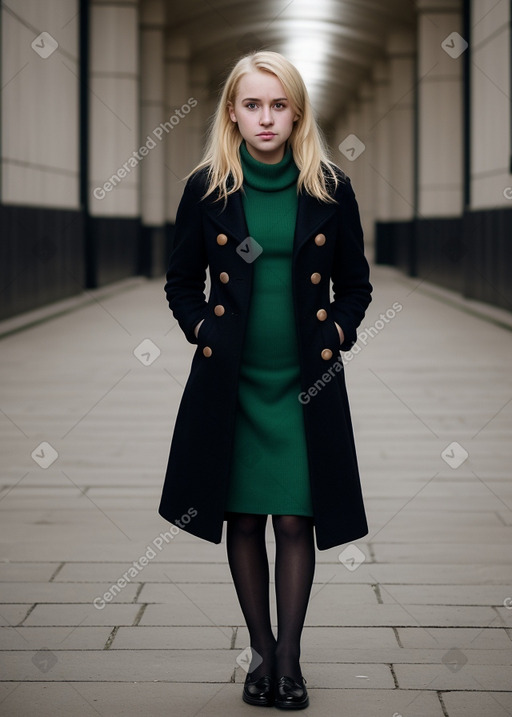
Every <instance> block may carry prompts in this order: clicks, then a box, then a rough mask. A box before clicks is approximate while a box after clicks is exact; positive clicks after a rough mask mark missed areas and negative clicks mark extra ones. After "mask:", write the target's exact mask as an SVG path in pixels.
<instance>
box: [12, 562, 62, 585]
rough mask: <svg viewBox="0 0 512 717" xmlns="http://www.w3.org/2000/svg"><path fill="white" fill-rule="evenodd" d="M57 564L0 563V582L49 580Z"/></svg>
mask: <svg viewBox="0 0 512 717" xmlns="http://www.w3.org/2000/svg"><path fill="white" fill-rule="evenodd" d="M58 567H59V563H11V562H7V561H6V562H0V582H10V581H13V582H21V581H25V582H31V581H32V580H35V581H43V580H50V578H51V577H52V575H53V574H54V573H55V571H56V569H57V568H58Z"/></svg>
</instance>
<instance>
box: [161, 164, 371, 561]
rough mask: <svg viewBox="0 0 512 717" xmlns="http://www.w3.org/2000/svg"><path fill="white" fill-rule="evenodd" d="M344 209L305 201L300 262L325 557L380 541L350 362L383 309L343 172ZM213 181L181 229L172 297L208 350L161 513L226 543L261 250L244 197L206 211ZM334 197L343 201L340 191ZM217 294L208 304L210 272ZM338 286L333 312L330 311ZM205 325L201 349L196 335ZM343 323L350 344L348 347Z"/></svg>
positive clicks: (304, 380) (185, 325)
mask: <svg viewBox="0 0 512 717" xmlns="http://www.w3.org/2000/svg"><path fill="white" fill-rule="evenodd" d="M336 172H337V174H338V176H339V179H340V182H339V184H338V188H337V189H336V191H335V193H334V197H335V199H336V200H337V204H329V203H326V202H321V201H319V200H317V199H315V198H313V197H312V196H311V195H309V194H306V193H304V192H302V193H300V194H299V198H298V210H297V221H296V228H295V236H294V243H293V252H292V285H293V304H294V313H295V315H294V316H293V317H290V320H291V321H294V322H295V327H296V331H297V339H298V349H299V363H300V374H301V387H302V391H301V393H300V394H299V396H297V400H298V401H300V403H301V404H302V407H303V414H304V424H305V433H306V442H307V451H308V462H309V473H310V482H311V492H312V502H313V511H314V524H315V536H316V543H317V547H318V548H319V549H320V550H325V549H327V548H330V547H333V546H335V545H340V544H342V543H346V542H350V541H353V540H357V539H358V538H360V537H362V536H364V535H366V534H367V532H368V526H367V522H366V516H365V510H364V505H363V498H362V492H361V485H360V479H359V473H358V466H357V458H356V450H355V444H354V436H353V430H352V424H351V419H350V410H349V403H348V399H347V392H346V388H345V376H344V373H345V370H344V368H343V363H342V358H341V355H340V349H341V351H347V350H349V349H350V348H351V347H352V346H353V345H354V343H355V341H356V338H357V337H356V329H357V327H358V325H359V324H360V322H361V320H362V319H363V316H364V313H365V310H366V308H367V306H368V304H369V303H370V301H371V291H372V286H371V284H370V282H369V267H368V263H367V261H366V259H365V256H364V251H363V232H362V229H361V222H360V219H359V210H358V206H357V202H356V199H355V196H354V192H353V189H352V186H351V183H350V180H349V179H348V177H346V175H344V174H343V172H341V170H339V169H338V168H336ZM205 191H206V173H205V171H204V170H203V171H199V172H197V173H195V174H194V175H193V176H192V177H191V178H190V179H189V180H188V182H187V185H186V187H185V190H184V193H183V197H182V199H181V202H180V205H179V208H178V212H177V216H176V226H175V243H174V247H173V251H172V253H171V257H170V262H169V269H168V272H167V283H166V285H165V292H166V296H167V300H168V302H169V306H170V308H171V309H172V312H173V314H174V316H175V318H176V319H177V321H178V323H179V325H180V327H181V329H182V330H183V332H184V334H185V336H186V338H187V339H188V341H190V342H191V343H193V344H197V348H196V351H195V354H194V356H193V359H192V365H191V369H190V375H189V378H188V380H187V383H186V386H185V389H184V391H183V396H182V399H181V403H180V407H179V410H178V415H177V418H176V423H175V426H174V433H173V437H172V443H171V450H170V455H169V463H168V467H167V473H166V476H165V482H164V487H163V492H162V498H161V503H160V507H159V513H160V514H161V515H162V516H163V517H164V518H166V519H167V520H168V521H170V522H171V523H174V524H176V525H178V526H179V527H181V528H183V529H184V530H187V531H189V532H190V533H192V534H194V535H196V536H199V537H200V538H204V539H206V540H209V541H211V542H214V543H219V542H220V541H221V534H222V526H223V520H224V519H225V514H224V506H225V501H226V495H227V489H228V481H229V471H230V461H231V454H232V448H233V438H234V428H235V420H236V407H237V394H238V379H239V371H240V362H241V356H242V349H243V344H244V336H245V328H246V322H247V317H248V310H249V304H250V301H251V292H252V277H253V270H254V262H255V261H258V259H257V258H254V256H255V252H253V246H251V245H250V240H247V237H248V230H247V225H246V221H245V215H244V211H243V205H242V196H241V192H242V191H243V190H240V191H238V192H236V193H234V194H232V195H230V196H229V198H228V201H227V205H226V206H225V207H224V201H223V200H220V201H217V202H215V201H214V198H215V197H213V198H212V197H211V196H210V197H208V198H207V199H205V200H202V196H203V195H204V193H205ZM333 191H334V190H333ZM207 267H209V272H210V280H211V289H210V294H209V297H208V298H207V297H206V296H205V280H206V269H207ZM330 280H332V288H333V296H334V298H333V301H331V300H330ZM202 319H204V323H203V324H202V325H201V327H200V329H199V334H198V338H196V337H195V335H194V327H195V326H196V324H197V323H198V322H199V321H201V320H202ZM334 322H337V323H338V324H339V325H340V326H341V328H342V329H343V332H344V342H343V344H342V345H341V346H340V341H339V334H338V331H337V328H336V326H335V323H334Z"/></svg>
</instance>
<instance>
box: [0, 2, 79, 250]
mask: <svg viewBox="0 0 512 717" xmlns="http://www.w3.org/2000/svg"><path fill="white" fill-rule="evenodd" d="M6 5H8V9H7V7H5V8H4V7H3V4H2V10H1V13H2V15H1V31H2V38H1V43H0V51H1V62H0V73H1V75H0V79H1V86H2V102H1V112H2V114H1V117H0V128H1V133H2V134H1V145H0V146H1V149H2V157H1V164H2V181H1V199H2V202H3V203H4V204H28V205H32V206H39V207H53V208H56V207H59V208H73V209H76V208H78V206H79V153H78V149H77V147H78V137H79V117H78V98H79V69H78V68H79V58H78V20H79V14H78V10H79V8H78V2H77V0H54V2H51V3H41V2H39V3H30V2H28V3H27V2H22V0H13V1H12V2H9V3H6ZM2 241H3V239H2Z"/></svg>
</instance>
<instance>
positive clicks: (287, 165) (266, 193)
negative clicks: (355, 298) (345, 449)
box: [226, 142, 313, 516]
mask: <svg viewBox="0 0 512 717" xmlns="http://www.w3.org/2000/svg"><path fill="white" fill-rule="evenodd" d="M240 156H241V161H242V169H243V174H244V192H243V193H242V197H243V207H244V212H245V218H246V221H247V227H248V230H249V234H250V236H251V237H252V238H253V239H254V240H255V241H256V242H257V243H258V244H259V245H260V247H261V248H262V250H263V251H262V253H261V254H260V255H259V256H257V258H256V259H254V261H253V265H254V266H253V270H254V274H253V276H254V280H253V289H252V298H251V305H250V307H249V317H248V323H247V329H246V335H245V343H244V348H243V354H242V364H241V371H240V380H239V387H238V402H237V415H236V421H235V438H234V447H233V454H232V461H231V473H230V482H229V488H228V495H227V504H226V510H227V511H231V512H238V513H259V514H271V515H306V516H311V515H313V508H312V503H311V491H310V481H309V469H308V456H307V447H306V436H305V430H304V416H303V409H302V404H301V403H300V401H299V400H298V396H299V393H300V391H301V386H300V371H299V357H298V346H297V336H296V328H295V316H294V309H293V296H292V248H293V238H294V233H295V222H296V216H297V177H298V175H299V170H298V168H297V166H296V165H295V162H294V161H293V155H292V152H291V149H290V148H287V150H286V151H285V154H284V157H283V159H282V160H281V161H280V162H279V163H277V164H265V163H263V162H259V161H258V160H256V159H254V158H253V157H252V156H251V155H250V154H249V152H248V150H247V147H246V146H245V142H244V143H242V144H241V146H240ZM252 255H254V252H252ZM243 260H244V259H243V258H242V256H241V258H240V261H243Z"/></svg>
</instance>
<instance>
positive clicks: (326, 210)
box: [293, 192, 338, 255]
mask: <svg viewBox="0 0 512 717" xmlns="http://www.w3.org/2000/svg"><path fill="white" fill-rule="evenodd" d="M337 207H338V205H337V204H327V203H325V202H320V201H319V200H318V199H315V197H312V196H311V195H310V194H306V193H305V192H301V193H300V194H299V202H298V207H297V223H296V225H295V239H294V244H293V253H294V255H296V254H297V253H298V252H299V250H300V248H301V247H302V245H303V244H304V243H305V242H306V241H307V240H308V239H309V238H310V237H311V235H312V234H317V233H318V232H319V231H320V228H321V226H322V224H325V222H327V221H328V220H329V219H330V217H331V216H332V215H333V214H334V212H335V211H336V209H337Z"/></svg>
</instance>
